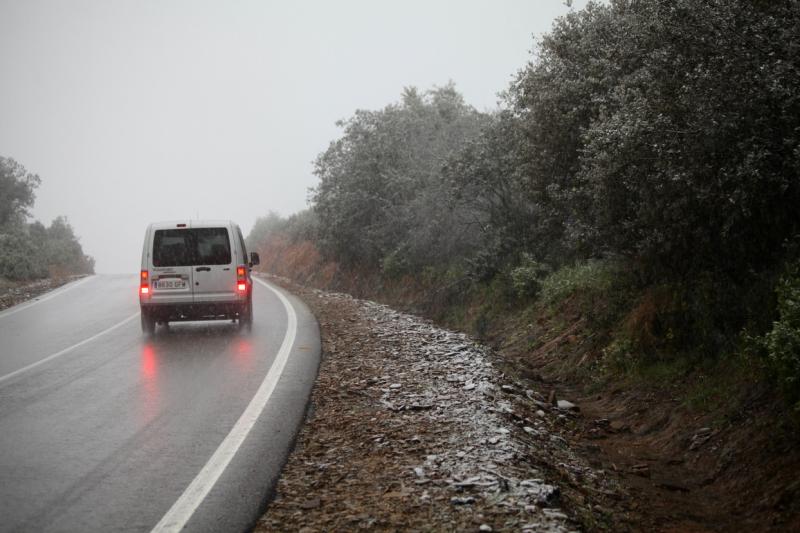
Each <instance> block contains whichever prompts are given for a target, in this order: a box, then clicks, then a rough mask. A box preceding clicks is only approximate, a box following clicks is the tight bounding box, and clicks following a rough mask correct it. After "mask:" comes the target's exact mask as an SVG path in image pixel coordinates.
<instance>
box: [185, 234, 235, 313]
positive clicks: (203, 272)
mask: <svg viewBox="0 0 800 533" xmlns="http://www.w3.org/2000/svg"><path fill="white" fill-rule="evenodd" d="M191 231H192V233H193V235H194V240H195V252H196V254H197V257H196V259H195V265H194V271H193V273H192V276H193V279H194V301H195V302H196V303H206V302H208V303H213V302H232V301H236V299H237V296H236V267H235V265H234V264H233V263H234V260H235V258H234V253H233V249H232V246H231V235H230V231H229V229H228V228H227V227H212V228H192V230H191Z"/></svg>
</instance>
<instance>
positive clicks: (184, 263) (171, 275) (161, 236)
mask: <svg viewBox="0 0 800 533" xmlns="http://www.w3.org/2000/svg"><path fill="white" fill-rule="evenodd" d="M150 263H151V265H152V272H151V274H150V282H151V293H150V301H151V302H152V303H170V304H189V303H192V301H193V295H192V281H193V280H192V264H193V263H194V238H193V236H192V234H191V230H189V229H187V228H182V229H157V230H155V232H154V233H153V247H152V256H151V260H150Z"/></svg>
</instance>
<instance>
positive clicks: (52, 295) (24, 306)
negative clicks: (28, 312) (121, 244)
mask: <svg viewBox="0 0 800 533" xmlns="http://www.w3.org/2000/svg"><path fill="white" fill-rule="evenodd" d="M93 277H94V276H86V277H85V278H83V279H81V280H78V281H75V282H72V283H68V284H67V285H66V286H65V287H61V288H59V289H56V290H55V291H53V292H51V293H50V294H48V295H47V296H45V297H44V298H38V299H36V300H33V301H32V302H27V303H23V304H20V305H17V306H14V307H12V308H11V309H9V310H7V311H3V312H2V313H0V318H5V317H7V316H11V315H13V314H15V313H19V312H20V311H24V310H25V309H27V308H29V307H33V306H34V305H36V304H39V303H42V302H46V301H47V300H50V299H51V298H55V297H56V296H60V295H62V294H64V293H65V292H67V291H71V290H72V289H74V288H75V287H78V286H80V285H83V284H84V283H86V282H87V281H89V280H90V279H92V278H93Z"/></svg>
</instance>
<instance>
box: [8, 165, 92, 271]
mask: <svg viewBox="0 0 800 533" xmlns="http://www.w3.org/2000/svg"><path fill="white" fill-rule="evenodd" d="M40 183H41V179H40V178H39V176H37V175H35V174H32V173H30V172H28V171H27V170H26V169H25V167H23V166H22V165H20V164H19V163H17V162H16V161H14V160H13V159H10V158H5V157H0V277H3V278H6V279H10V280H15V281H20V280H33V279H39V278H45V277H48V276H64V275H70V274H88V273H93V272H94V259H92V258H91V257H89V256H88V255H85V254H84V253H83V248H82V247H81V245H80V242H79V241H78V238H77V237H76V236H75V233H74V231H73V229H72V226H70V224H69V222H68V221H67V219H66V217H63V216H62V217H58V218H56V219H55V220H53V222H52V223H51V224H50V226H49V227H46V226H45V225H44V224H42V223H41V222H39V221H35V222H28V219H29V217H30V212H29V209H30V208H31V207H32V206H33V203H34V200H35V199H36V195H35V191H36V188H37V187H38V186H39V184H40Z"/></svg>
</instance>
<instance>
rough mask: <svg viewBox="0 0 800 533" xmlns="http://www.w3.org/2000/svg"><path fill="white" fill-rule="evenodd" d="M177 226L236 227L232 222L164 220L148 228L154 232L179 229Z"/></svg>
mask: <svg viewBox="0 0 800 533" xmlns="http://www.w3.org/2000/svg"><path fill="white" fill-rule="evenodd" d="M179 224H185V226H180V227H182V228H219V227H225V228H227V227H229V226H236V223H235V222H233V221H232V220H165V221H163V222H153V223H152V224H150V228H152V229H154V230H156V229H175V228H177V227H179Z"/></svg>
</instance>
